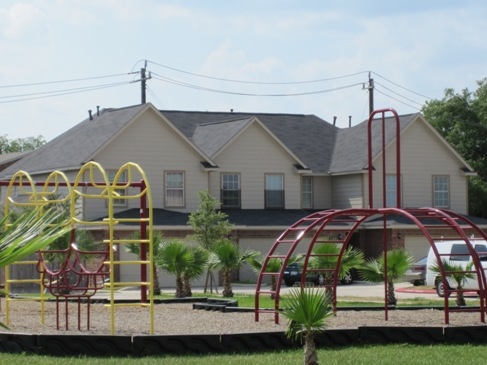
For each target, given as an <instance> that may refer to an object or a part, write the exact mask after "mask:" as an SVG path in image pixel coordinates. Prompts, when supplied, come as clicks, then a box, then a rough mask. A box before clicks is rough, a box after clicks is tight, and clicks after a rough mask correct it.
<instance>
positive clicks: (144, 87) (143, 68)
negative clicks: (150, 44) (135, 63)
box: [138, 61, 151, 104]
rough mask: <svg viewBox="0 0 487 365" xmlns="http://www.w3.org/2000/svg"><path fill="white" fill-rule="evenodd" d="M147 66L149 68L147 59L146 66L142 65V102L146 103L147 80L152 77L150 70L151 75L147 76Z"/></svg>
mask: <svg viewBox="0 0 487 365" xmlns="http://www.w3.org/2000/svg"><path fill="white" fill-rule="evenodd" d="M146 68H147V61H145V63H144V67H142V68H141V69H140V80H138V81H140V102H141V103H142V104H145V102H146V97H145V90H146V88H147V87H146V81H147V80H149V79H150V78H151V74H150V72H149V77H146V76H145V71H146Z"/></svg>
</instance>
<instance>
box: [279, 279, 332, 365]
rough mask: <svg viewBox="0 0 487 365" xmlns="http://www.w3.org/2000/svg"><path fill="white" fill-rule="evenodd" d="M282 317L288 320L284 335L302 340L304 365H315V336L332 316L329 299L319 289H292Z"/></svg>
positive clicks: (316, 359)
mask: <svg viewBox="0 0 487 365" xmlns="http://www.w3.org/2000/svg"><path fill="white" fill-rule="evenodd" d="M285 306H286V307H285V308H284V311H283V315H284V316H285V317H286V318H287V319H288V320H289V324H288V327H287V330H286V335H287V336H288V337H289V338H294V339H297V340H300V341H303V339H304V364H305V365H317V364H318V354H317V353H316V345H315V336H316V334H317V333H320V332H322V331H323V330H324V329H325V327H326V319H327V318H328V317H330V316H331V315H333V310H332V307H331V300H330V297H329V296H327V294H326V291H324V290H323V289H321V288H311V287H307V288H292V289H291V291H290V292H289V296H288V298H287V299H286V302H285Z"/></svg>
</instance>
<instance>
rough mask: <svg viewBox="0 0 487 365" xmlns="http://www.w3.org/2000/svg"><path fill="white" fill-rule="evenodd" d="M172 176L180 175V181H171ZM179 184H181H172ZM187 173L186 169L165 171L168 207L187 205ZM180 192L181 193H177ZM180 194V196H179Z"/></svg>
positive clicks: (165, 197)
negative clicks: (185, 172)
mask: <svg viewBox="0 0 487 365" xmlns="http://www.w3.org/2000/svg"><path fill="white" fill-rule="evenodd" d="M172 176H180V177H181V179H180V180H179V181H171V177H172ZM174 183H176V184H178V185H179V186H176V185H173V186H169V185H172V184H174ZM184 190H185V174H184V171H165V172H164V206H165V207H168V208H176V207H178V208H180V207H184V206H185V197H186V194H185V191H184ZM178 192H179V194H177V193H178ZM171 195H172V196H171ZM177 195H179V196H177Z"/></svg>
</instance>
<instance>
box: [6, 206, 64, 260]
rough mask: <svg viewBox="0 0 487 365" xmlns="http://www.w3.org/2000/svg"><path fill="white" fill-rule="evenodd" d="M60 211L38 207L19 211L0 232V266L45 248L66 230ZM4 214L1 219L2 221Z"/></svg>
mask: <svg viewBox="0 0 487 365" xmlns="http://www.w3.org/2000/svg"><path fill="white" fill-rule="evenodd" d="M62 216H63V213H62V212H59V210H56V209H50V210H47V211H44V212H43V211H42V210H41V208H37V209H33V210H31V211H27V212H24V213H22V214H21V215H20V216H19V217H18V218H17V219H16V220H15V221H14V222H13V223H11V224H7V226H6V229H5V230H4V231H3V232H2V233H1V234H0V267H2V266H6V265H9V264H11V263H13V262H15V261H19V260H21V259H23V258H24V257H26V256H29V255H31V254H33V253H35V252H37V251H39V250H40V249H43V248H45V247H46V246H48V245H50V244H51V243H52V242H54V241H55V240H57V239H58V238H60V237H62V236H63V235H65V234H66V233H67V232H69V231H70V229H71V227H70V226H69V225H67V221H64V222H60V217H62ZM7 218H8V217H5V219H3V220H2V222H3V223H4V224H6V222H7V221H8V220H7Z"/></svg>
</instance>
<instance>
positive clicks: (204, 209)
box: [188, 190, 233, 250]
mask: <svg viewBox="0 0 487 365" xmlns="http://www.w3.org/2000/svg"><path fill="white" fill-rule="evenodd" d="M198 197H199V200H200V205H199V207H198V209H197V210H195V211H194V212H192V213H191V214H190V215H189V219H188V224H189V225H190V226H191V228H193V231H194V235H193V237H194V239H195V240H196V241H197V242H198V243H199V244H201V245H202V246H203V247H204V248H206V249H207V250H208V249H209V250H211V248H212V246H213V245H214V244H215V242H216V241H217V240H219V239H221V238H224V237H227V236H228V235H229V234H230V233H231V232H232V228H233V225H232V224H231V223H230V222H229V221H228V219H227V218H228V216H227V215H226V214H225V213H224V212H221V211H217V209H218V207H219V205H220V203H219V202H218V200H216V199H215V198H214V197H213V196H211V195H210V193H208V191H206V190H202V191H199V192H198Z"/></svg>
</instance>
